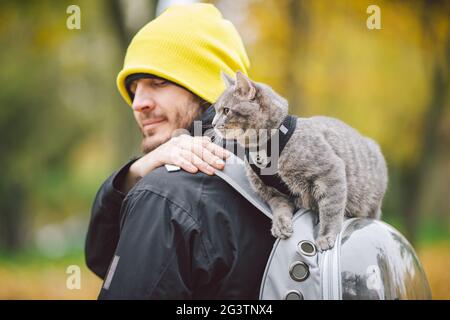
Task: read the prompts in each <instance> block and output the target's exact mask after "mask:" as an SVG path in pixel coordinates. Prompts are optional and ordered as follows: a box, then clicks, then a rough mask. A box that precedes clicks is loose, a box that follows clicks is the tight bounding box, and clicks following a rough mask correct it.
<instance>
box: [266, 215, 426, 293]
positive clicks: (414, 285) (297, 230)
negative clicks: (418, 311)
mask: <svg viewBox="0 0 450 320" xmlns="http://www.w3.org/2000/svg"><path fill="white" fill-rule="evenodd" d="M317 220H318V219H317V214H316V213H314V212H312V211H310V210H301V211H299V212H297V214H296V215H295V216H294V221H293V223H294V234H293V236H291V237H290V238H289V239H286V240H280V239H278V240H277V241H276V242H275V244H274V248H273V250H272V253H271V256H270V258H269V260H268V262H267V266H266V270H265V273H264V276H263V280H262V284H261V290H260V299H264V300H266V299H288V300H295V299H300V300H301V299H332V300H348V299H363V300H395V299H401V300H410V299H431V293H430V288H429V286H428V282H427V279H426V276H425V273H424V272H423V269H422V266H421V264H420V261H419V259H418V258H417V255H416V254H415V252H414V249H413V248H412V247H411V245H410V244H409V243H408V241H407V240H406V239H405V238H404V237H403V236H402V235H401V234H400V233H399V232H398V231H397V230H395V229H394V228H393V227H391V226H389V225H388V224H386V223H384V222H381V221H379V220H373V219H367V218H352V219H349V220H346V221H345V222H344V226H343V228H342V231H341V232H340V234H339V236H338V238H337V240H336V243H335V246H334V247H333V248H332V249H330V250H327V251H324V252H322V253H320V252H318V251H317V250H315V246H314V237H313V235H314V236H315V235H316V234H317V231H318V221H317Z"/></svg>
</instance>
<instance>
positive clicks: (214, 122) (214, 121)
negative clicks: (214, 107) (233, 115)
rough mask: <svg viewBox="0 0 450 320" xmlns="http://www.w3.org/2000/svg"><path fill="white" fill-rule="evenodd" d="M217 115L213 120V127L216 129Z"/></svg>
mask: <svg viewBox="0 0 450 320" xmlns="http://www.w3.org/2000/svg"><path fill="white" fill-rule="evenodd" d="M217 118H218V117H217V114H216V115H215V116H214V119H213V121H212V126H213V127H215V126H216V123H217Z"/></svg>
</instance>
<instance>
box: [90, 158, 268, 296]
mask: <svg viewBox="0 0 450 320" xmlns="http://www.w3.org/2000/svg"><path fill="white" fill-rule="evenodd" d="M132 162H133V161H130V162H129V163H128V164H126V165H125V166H124V167H122V168H121V169H120V170H118V171H117V172H116V173H115V174H113V175H112V176H111V177H109V178H108V179H107V180H106V181H105V182H104V183H103V185H102V187H101V188H100V190H99V191H98V193H97V196H96V198H95V201H94V204H93V207H92V216H91V221H90V225H89V230H88V234H87V239H86V262H87V265H88V267H89V268H90V269H91V270H92V271H93V272H94V273H96V274H97V275H98V276H100V277H101V278H103V279H105V278H106V279H105V281H104V285H103V288H102V290H101V292H100V296H99V298H100V299H257V298H258V293H259V287H260V282H261V279H262V275H263V272H264V268H265V265H266V262H267V259H268V257H269V254H270V251H271V249H272V246H273V243H274V240H275V239H274V238H273V237H272V236H271V234H270V225H271V222H270V220H269V219H268V218H267V217H265V216H264V214H262V213H261V212H259V211H258V210H257V209H256V208H255V207H254V206H253V205H251V204H250V203H249V202H248V201H247V200H245V199H244V198H243V197H241V196H240V194H239V193H237V192H236V191H235V190H234V189H233V188H232V187H230V186H229V185H228V184H227V183H225V182H224V181H223V180H222V179H220V178H219V177H217V176H208V175H205V174H203V173H197V174H190V173H187V172H185V171H178V172H167V170H166V169H165V168H164V167H161V168H158V169H156V170H153V171H152V172H150V173H149V174H148V175H146V176H145V177H144V178H143V179H141V180H140V181H139V182H138V183H137V184H136V185H135V186H134V187H133V188H132V189H131V190H130V192H129V193H128V194H127V195H125V194H123V193H121V192H120V191H118V189H117V188H116V187H115V186H116V185H117V183H119V182H120V180H121V179H123V178H124V176H125V174H126V172H127V170H128V168H129V166H130V165H131V163H132ZM114 257H115V258H114ZM113 258H114V259H113ZM111 261H114V262H113V263H112V264H111V268H110V269H111V270H110V272H109V273H108V272H107V271H108V267H109V266H110V263H111ZM107 273H108V275H107ZM105 288H107V289H105Z"/></svg>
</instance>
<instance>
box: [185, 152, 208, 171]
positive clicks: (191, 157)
mask: <svg viewBox="0 0 450 320" xmlns="http://www.w3.org/2000/svg"><path fill="white" fill-rule="evenodd" d="M181 155H182V157H183V158H184V159H186V160H187V161H188V162H190V163H191V164H193V165H194V166H195V167H197V168H198V169H199V170H200V171H202V172H204V173H206V174H209V175H212V174H214V172H215V169H214V168H213V167H211V166H210V165H209V164H208V163H206V162H205V161H203V160H202V159H201V158H200V157H199V156H197V155H196V154H195V153H194V152H191V151H188V150H183V152H182V153H181Z"/></svg>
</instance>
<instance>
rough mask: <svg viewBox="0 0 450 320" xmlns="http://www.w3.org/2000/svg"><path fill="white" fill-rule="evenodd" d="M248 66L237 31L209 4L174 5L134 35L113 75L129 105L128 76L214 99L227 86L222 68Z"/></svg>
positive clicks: (230, 68)
mask: <svg viewBox="0 0 450 320" xmlns="http://www.w3.org/2000/svg"><path fill="white" fill-rule="evenodd" d="M249 66H250V62H249V59H248V57H247V53H246V51H245V48H244V45H243V43H242V40H241V38H240V36H239V34H238V32H237V31H236V29H235V28H234V26H233V24H232V23H231V22H230V21H228V20H225V19H223V17H222V15H221V13H220V12H219V10H217V9H216V8H215V7H214V6H213V5H211V4H205V3H196V4H188V5H174V6H171V7H169V8H168V9H167V10H166V11H164V12H163V13H162V14H161V15H160V16H159V17H157V18H156V19H155V20H153V21H151V22H150V23H148V24H147V25H146V26H144V27H143V28H142V29H141V30H140V31H139V32H138V33H137V34H136V36H135V37H134V38H133V40H132V41H131V44H130V46H129V47H128V50H127V54H126V56H125V63H124V67H123V69H122V71H120V73H119V75H118V76H117V86H118V88H119V91H120V94H121V95H122V97H123V98H124V99H125V101H126V102H127V103H128V104H129V105H130V106H131V104H132V101H131V98H130V96H129V94H128V92H127V89H126V87H125V80H126V78H127V77H128V76H129V75H131V74H136V73H148V74H152V75H155V76H158V77H161V78H164V79H167V80H170V81H172V82H175V83H177V84H179V85H181V86H183V87H185V88H186V89H188V90H190V91H191V92H193V93H195V94H196V95H198V96H199V97H201V98H203V99H204V100H206V101H208V102H210V103H214V102H215V101H216V100H217V98H218V97H219V95H220V94H221V93H222V91H223V90H224V89H225V86H224V84H223V81H222V79H221V76H220V71H221V70H223V71H224V72H225V73H228V74H231V75H232V74H234V73H235V72H236V71H237V70H241V71H242V72H243V73H245V74H247V69H248V68H249Z"/></svg>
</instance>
